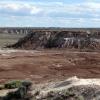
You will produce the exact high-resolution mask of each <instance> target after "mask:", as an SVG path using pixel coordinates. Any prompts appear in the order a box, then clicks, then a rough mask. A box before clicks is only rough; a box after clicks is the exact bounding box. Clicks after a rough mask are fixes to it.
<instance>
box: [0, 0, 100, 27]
mask: <svg viewBox="0 0 100 100" xmlns="http://www.w3.org/2000/svg"><path fill="white" fill-rule="evenodd" d="M0 27H67V28H69V27H72V28H73V27H74V28H77V27H78V28H80V27H81V28H82V27H83V28H87V27H100V0H0Z"/></svg>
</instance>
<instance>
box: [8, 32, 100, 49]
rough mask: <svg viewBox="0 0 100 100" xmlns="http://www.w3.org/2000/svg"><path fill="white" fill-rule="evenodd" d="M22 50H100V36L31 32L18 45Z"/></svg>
mask: <svg viewBox="0 0 100 100" xmlns="http://www.w3.org/2000/svg"><path fill="white" fill-rule="evenodd" d="M7 47H13V48H20V49H37V48H69V49H72V48H74V49H88V50H100V34H99V33H95V32H91V31H78V30H77V31H48V30H45V31H44V30H42V31H30V32H29V33H28V34H27V35H26V36H25V37H24V38H21V39H20V40H19V41H18V42H17V43H15V44H13V45H10V46H7Z"/></svg>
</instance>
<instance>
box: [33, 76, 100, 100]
mask: <svg viewBox="0 0 100 100" xmlns="http://www.w3.org/2000/svg"><path fill="white" fill-rule="evenodd" d="M44 87H45V88H44ZM39 89H40V88H39ZM99 99H100V79H79V78H77V77H72V78H69V79H67V80H64V81H61V82H56V83H52V84H51V83H49V85H46V84H45V86H43V87H41V89H40V91H39V90H38V92H36V93H34V100H99Z"/></svg>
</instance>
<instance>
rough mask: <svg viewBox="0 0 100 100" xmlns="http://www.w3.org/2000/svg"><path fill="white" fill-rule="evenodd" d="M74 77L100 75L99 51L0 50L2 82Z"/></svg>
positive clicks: (98, 76) (0, 79)
mask: <svg viewBox="0 0 100 100" xmlns="http://www.w3.org/2000/svg"><path fill="white" fill-rule="evenodd" d="M71 76H78V77H83V78H90V77H92V78H95V77H96V78H100V53H99V52H73V51H66V50H45V51H38V52H34V53H33V51H30V52H25V51H22V52H19V51H17V52H12V53H5V54H3V55H2V53H0V83H2V82H5V81H7V80H15V79H30V80H32V81H35V82H43V81H47V80H55V79H64V78H67V77H71Z"/></svg>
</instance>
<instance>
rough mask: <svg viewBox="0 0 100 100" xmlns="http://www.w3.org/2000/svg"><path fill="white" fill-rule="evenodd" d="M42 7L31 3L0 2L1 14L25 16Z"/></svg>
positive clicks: (36, 12)
mask: <svg viewBox="0 0 100 100" xmlns="http://www.w3.org/2000/svg"><path fill="white" fill-rule="evenodd" d="M41 10H42V9H40V8H39V7H36V6H34V5H31V4H20V3H17V4H16V3H11V4H9V3H1V4H0V14H1V15H15V16H20V15H21V16H22V15H23V16H25V15H29V16H30V15H34V14H38V13H39V12H41Z"/></svg>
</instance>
